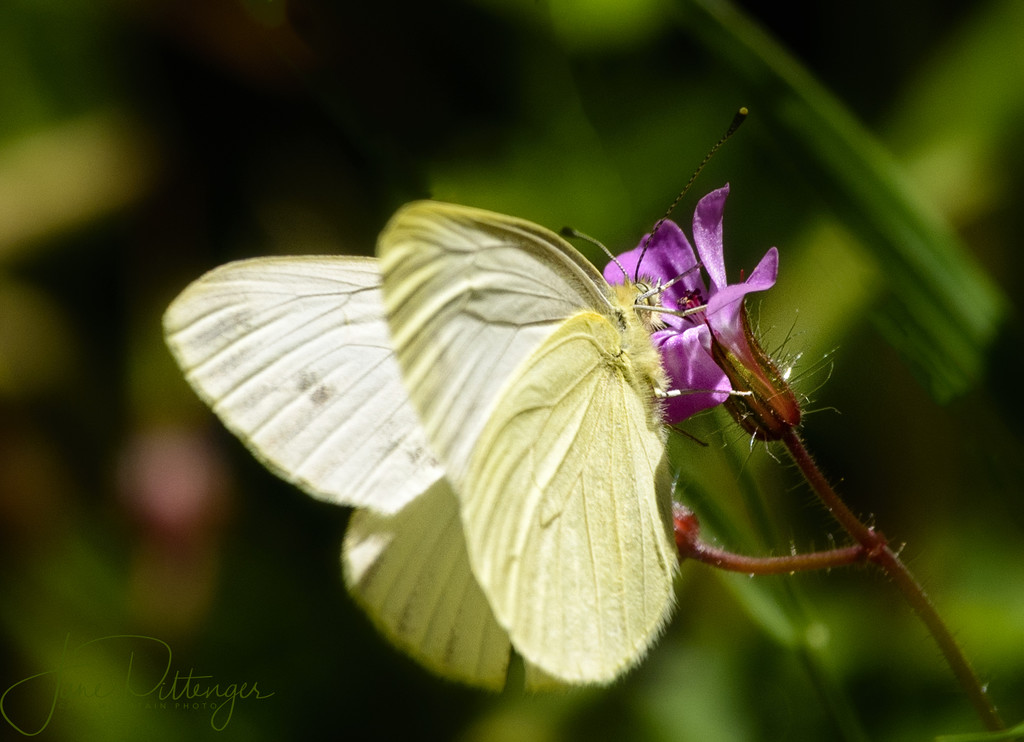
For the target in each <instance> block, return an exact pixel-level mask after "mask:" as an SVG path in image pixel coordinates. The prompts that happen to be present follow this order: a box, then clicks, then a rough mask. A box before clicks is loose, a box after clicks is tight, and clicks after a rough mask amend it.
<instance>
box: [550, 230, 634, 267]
mask: <svg viewBox="0 0 1024 742" xmlns="http://www.w3.org/2000/svg"><path fill="white" fill-rule="evenodd" d="M562 236H563V237H571V238H573V239H577V240H583V241H584V242H589V243H590V244H591V245H594V246H595V247H598V248H600V249H601V252H603V253H604V254H605V255H607V256H608V257H609V258H611V260H612V262H613V263H615V265H617V266H619V270H620V271H622V276H623V278H625V276H626V269H625V268H623V267H622V263H620V262H619V259H618V258H616V257H615V255H614V254H613V253H612V251H611V250H609V249H608V248H607V247H605V246H604V244H603V243H601V242H599V241H598V240H596V239H594V238H593V237H591V236H590V235H589V234H584V233H583V232H581V231H579V230H578V229H573V228H572V227H562Z"/></svg>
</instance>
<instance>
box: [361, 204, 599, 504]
mask: <svg viewBox="0 0 1024 742" xmlns="http://www.w3.org/2000/svg"><path fill="white" fill-rule="evenodd" d="M378 255H379V257H380V259H381V270H382V273H383V275H384V292H385V304H386V305H387V310H388V323H389V326H390V329H391V337H392V340H393V342H394V346H395V351H396V353H397V355H398V358H399V363H400V365H401V367H402V371H403V374H404V378H405V382H406V386H407V387H408V388H409V389H411V390H415V392H414V393H415V399H414V400H413V402H414V404H415V405H416V408H417V410H418V412H419V413H420V419H421V420H422V421H423V425H424V428H425V429H426V431H427V438H428V440H429V441H430V443H431V446H432V448H433V450H434V451H435V452H436V453H437V455H438V457H439V458H440V459H441V460H442V461H444V463H445V469H446V471H447V472H448V476H449V478H450V479H451V481H452V482H453V483H454V484H455V486H456V489H458V488H459V484H460V482H461V481H462V478H463V477H464V475H465V470H466V466H467V464H468V461H469V457H470V455H471V454H472V451H473V446H474V445H475V443H476V440H477V438H478V437H479V435H480V431H481V430H482V429H483V426H484V424H485V423H486V422H487V419H488V418H489V417H490V414H491V411H492V410H493V408H494V405H495V404H496V403H497V401H498V395H497V391H498V390H499V389H501V388H502V386H503V385H504V382H505V379H506V378H507V377H508V376H509V375H510V374H511V373H512V372H513V371H514V370H515V369H516V368H517V367H518V366H519V364H520V363H521V362H522V361H523V359H524V358H526V356H528V355H529V354H530V353H531V352H533V351H534V350H535V349H536V348H537V346H539V345H540V344H541V343H542V342H543V341H544V338H546V337H547V336H548V335H550V334H551V332H553V331H554V329H555V328H556V327H557V326H558V324H560V323H561V322H562V321H564V320H565V318H566V317H568V316H570V315H572V314H574V313H575V312H577V311H578V310H579V309H581V308H593V309H594V310H595V311H603V312H608V313H610V312H611V311H612V309H611V302H610V299H609V297H608V295H607V294H606V293H605V291H604V290H602V288H601V287H602V286H605V285H606V284H605V283H604V279H603V278H602V277H601V274H600V273H598V271H597V270H596V269H595V268H594V267H593V266H592V265H591V264H590V263H588V262H587V261H586V259H585V258H583V256H582V255H580V254H579V253H578V252H577V251H576V250H574V249H573V248H572V246H570V245H569V244H568V243H567V242H565V240H563V239H561V238H560V237H558V236H557V235H555V234H554V233H552V232H549V231H548V230H545V229H543V228H541V227H538V226H537V225H534V224H530V223H529V222H526V221H523V220H521V219H514V218H512V217H509V216H504V215H501V214H494V213H491V212H488V211H481V210H479V209H472V208H468V207H465V206H456V205H452V204H443V203H437V202H431V201H420V202H416V203H412V204H408V205H407V206H405V207H403V208H402V209H400V210H399V211H398V212H397V213H396V214H395V216H394V217H392V219H391V221H390V222H389V223H388V225H387V227H386V228H385V230H384V231H383V232H382V233H381V237H380V240H379V243H378Z"/></svg>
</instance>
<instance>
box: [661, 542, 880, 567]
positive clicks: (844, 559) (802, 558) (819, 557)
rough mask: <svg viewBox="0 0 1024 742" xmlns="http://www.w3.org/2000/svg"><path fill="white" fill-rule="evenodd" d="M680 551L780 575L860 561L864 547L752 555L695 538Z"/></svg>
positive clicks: (721, 564) (711, 561)
mask: <svg viewBox="0 0 1024 742" xmlns="http://www.w3.org/2000/svg"><path fill="white" fill-rule="evenodd" d="M679 554H680V556H681V557H683V558H689V559H695V560H697V561H699V562H703V563H704V564H708V565H710V566H712V567H715V568H717V569H724V570H727V571H729V572H742V573H744V574H750V575H781V574H791V573H793V572H807V571H810V570H815V569H831V568H832V567H845V566H847V565H850V564H856V563H857V562H863V561H864V560H865V559H866V558H867V555H866V552H865V550H864V547H863V546H860V545H857V546H847V547H845V548H842V549H829V550H828V551H812V552H810V553H807V554H790V555H787V556H777V557H751V556H743V555H742V554H734V553H732V552H730V551H725V550H723V549H718V548H715V547H714V546H708V545H707V544H705V543H703V542H697V543H695V544H692V545H689V546H688V547H687V548H686V550H685V551H684V550H683V549H682V548H681V549H680V553H679Z"/></svg>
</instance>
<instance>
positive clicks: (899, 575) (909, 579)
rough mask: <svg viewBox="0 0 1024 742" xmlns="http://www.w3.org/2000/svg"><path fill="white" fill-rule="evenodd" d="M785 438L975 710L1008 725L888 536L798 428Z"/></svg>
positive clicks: (998, 725)
mask: <svg viewBox="0 0 1024 742" xmlns="http://www.w3.org/2000/svg"><path fill="white" fill-rule="evenodd" d="M782 442H783V443H784V444H785V445H786V448H787V449H788V450H789V454H790V456H791V457H792V458H793V461H794V462H795V463H796V465H797V467H799V469H800V471H801V473H803V475H804V478H806V479H807V482H808V484H810V485H811V488H812V489H813V490H814V492H815V493H816V494H817V495H818V497H819V498H821V501H822V502H823V503H825V507H827V508H828V510H829V512H830V513H831V514H832V516H833V517H834V518H835V519H836V520H837V521H838V522H839V524H840V525H841V526H842V527H843V528H844V529H845V530H846V532H847V533H849V534H850V536H851V537H853V539H854V540H855V541H856V542H857V543H858V544H860V546H861V547H862V549H863V558H865V559H867V561H870V562H873V563H875V564H877V565H878V566H879V567H881V568H882V571H884V572H885V574H886V575H887V576H888V577H889V579H891V580H892V581H893V582H894V583H895V584H896V587H898V588H899V590H900V592H902V593H903V597H904V598H906V600H907V602H908V603H909V604H910V607H911V608H913V609H914V612H915V613H916V614H917V615H918V617H919V618H920V619H921V620H922V621H923V622H924V624H925V626H926V627H927V628H928V631H929V633H930V634H931V635H932V638H933V639H935V643H936V644H938V645H939V650H940V651H941V652H942V655H943V656H944V657H945V658H946V662H947V663H948V664H949V666H950V668H951V669H952V670H953V674H954V675H955V676H956V679H957V681H958V682H959V683H960V686H961V687H962V688H963V690H964V692H965V693H966V694H967V696H968V698H970V700H971V703H973V704H974V708H975V711H976V712H977V714H978V716H979V717H980V718H981V721H982V723H983V724H984V725H985V728H986V729H989V730H993V731H995V730H1000V729H1005V725H1004V724H1003V721H1002V719H1000V718H999V713H998V712H997V711H996V707H995V704H993V703H992V698H991V697H990V696H989V695H988V692H987V690H986V688H985V686H984V685H983V684H982V682H981V680H980V679H979V678H978V675H977V673H976V672H975V671H974V668H973V667H971V663H970V662H968V660H967V657H966V656H965V655H964V653H963V650H962V649H961V648H960V645H959V644H957V641H956V639H955V638H954V637H953V634H952V633H951V632H950V630H949V627H948V626H946V624H945V622H944V621H943V620H942V618H941V617H940V616H939V613H938V611H937V610H936V609H935V605H934V604H933V603H932V601H931V599H930V598H929V597H928V595H927V593H925V591H924V588H923V587H921V583H919V582H918V581H917V579H915V577H914V575H913V574H911V572H910V570H909V569H907V567H906V565H905V564H903V562H902V560H900V558H899V556H898V555H897V554H896V552H894V551H893V550H892V549H891V548H889V544H888V542H887V541H886V539H885V536H883V535H882V533H881V532H879V531H877V530H875V529H874V528H872V527H870V526H868V525H866V524H865V523H864V522H863V521H861V520H860V519H859V518H858V517H857V516H856V515H854V514H853V511H851V510H850V509H849V508H848V507H847V506H846V503H845V502H843V501H842V499H841V498H840V497H839V495H838V494H837V493H836V491H835V490H834V489H832V485H830V484H829V483H828V480H827V479H825V476H824V474H822V472H821V470H820V469H819V468H818V465H817V464H816V463H815V462H814V459H813V458H812V457H811V454H810V453H809V452H808V451H807V449H806V448H805V447H804V444H803V441H802V440H801V439H800V436H799V435H798V434H797V433H796V431H795V430H793V429H790V430H789V432H788V433H787V434H786V435H784V436H783V437H782Z"/></svg>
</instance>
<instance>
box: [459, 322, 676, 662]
mask: <svg viewBox="0 0 1024 742" xmlns="http://www.w3.org/2000/svg"><path fill="white" fill-rule="evenodd" d="M553 390H557V393H556V392H555V391H553ZM649 393H650V388H649V383H648V382H647V381H646V380H645V379H644V378H643V373H642V372H641V373H638V372H637V369H635V368H633V367H632V365H631V362H630V359H629V356H628V355H626V354H625V353H623V351H622V345H621V335H620V334H619V332H618V330H617V329H616V328H615V327H613V326H612V325H611V323H610V322H609V321H608V320H607V318H605V317H603V316H601V315H598V314H594V313H589V312H584V313H580V314H577V315H575V316H574V317H572V318H570V319H569V320H567V321H566V322H565V323H564V324H563V325H562V326H561V327H559V329H558V330H557V331H556V332H555V333H554V334H553V335H552V336H551V337H550V338H548V340H547V341H546V342H545V343H544V344H543V345H542V346H541V347H540V348H539V349H538V350H537V351H536V352H535V353H534V354H532V355H531V356H530V357H529V359H528V360H527V361H526V362H525V363H524V364H523V365H522V366H521V367H520V369H519V370H518V372H517V374H516V375H515V376H514V377H513V379H512V380H511V382H510V384H509V385H508V386H507V387H506V389H505V392H504V394H503V395H502V400H501V404H500V405H499V406H498V408H497V410H496V411H495V413H494V414H493V415H492V417H491V418H490V420H488V423H487V426H486V427H485V429H484V431H483V434H482V436H481V438H480V440H479V442H478V445H477V448H476V451H475V455H474V457H473V459H472V461H471V464H470V468H469V473H468V476H467V478H466V486H465V489H464V492H463V496H462V499H463V518H464V519H465V521H466V532H467V545H468V548H469V553H470V558H471V561H472V563H473V564H474V566H475V568H476V574H477V577H478V579H479V580H480V583H481V585H482V586H483V588H484V591H485V592H486V593H487V595H488V597H489V598H490V601H491V604H492V606H493V608H494V611H495V613H496V615H497V616H498V620H499V621H500V622H501V623H502V625H504V626H506V627H508V629H509V633H510V635H511V638H512V641H513V644H514V645H515V646H516V648H517V649H518V650H519V652H520V653H521V654H522V655H523V656H524V657H525V658H526V659H527V660H530V661H532V662H534V663H536V664H537V665H539V666H540V667H541V668H542V669H544V670H546V671H548V672H551V673H553V674H556V675H557V676H558V677H561V678H563V679H564V680H566V681H570V682H605V681H610V680H611V679H613V678H614V677H616V676H617V675H619V674H620V673H621V672H622V671H624V670H625V669H626V668H628V667H629V666H630V665H632V664H633V663H634V662H636V661H637V660H639V658H640V657H641V656H642V655H643V653H644V651H645V650H646V647H647V646H648V645H649V644H650V643H651V642H653V640H654V638H655V637H656V635H657V634H658V632H659V631H660V629H661V627H662V626H663V624H664V622H665V620H666V619H667V617H668V614H669V612H670V610H671V606H672V581H673V574H674V568H675V564H676V556H675V553H674V549H673V546H672V537H671V534H670V532H669V531H668V529H667V527H666V524H667V523H668V522H669V512H670V510H671V480H670V478H669V476H668V473H667V467H666V460H665V444H664V432H663V426H662V425H661V423H660V421H659V420H658V419H657V418H656V417H652V415H651V414H650V406H649V405H648V404H647V402H646V401H645V395H646V394H649Z"/></svg>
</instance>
